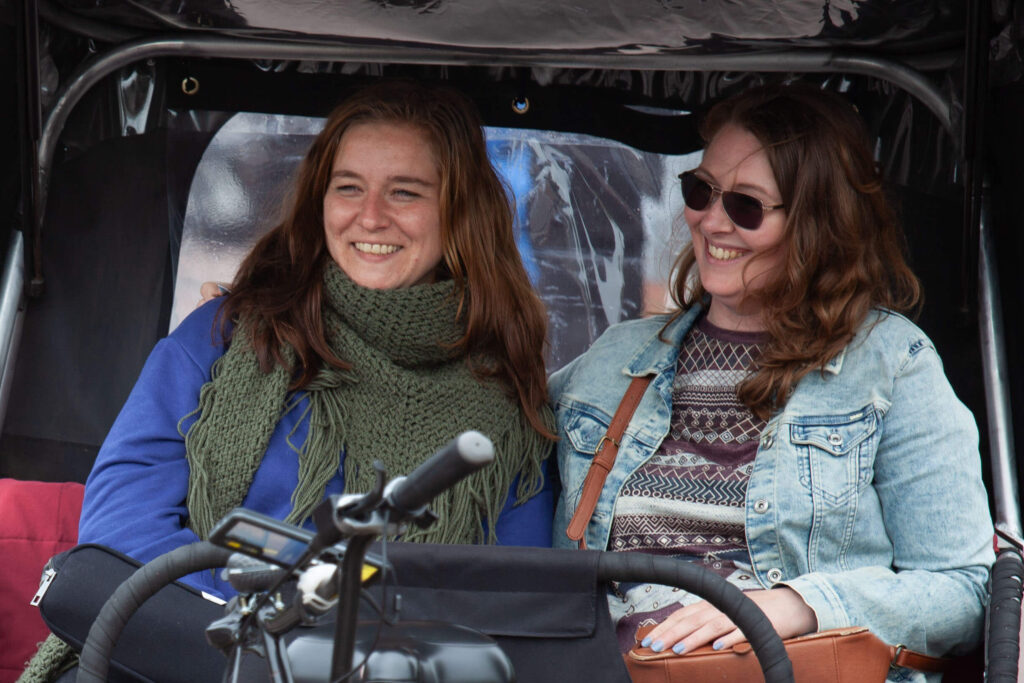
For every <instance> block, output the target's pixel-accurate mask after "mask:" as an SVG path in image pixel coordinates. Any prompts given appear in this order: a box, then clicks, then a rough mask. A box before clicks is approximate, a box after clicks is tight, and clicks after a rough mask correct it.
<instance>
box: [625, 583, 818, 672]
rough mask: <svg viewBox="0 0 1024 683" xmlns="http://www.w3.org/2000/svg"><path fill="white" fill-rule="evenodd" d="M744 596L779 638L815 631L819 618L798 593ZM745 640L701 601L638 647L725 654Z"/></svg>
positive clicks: (786, 591) (781, 589)
mask: <svg viewBox="0 0 1024 683" xmlns="http://www.w3.org/2000/svg"><path fill="white" fill-rule="evenodd" d="M746 596H747V597H748V598H750V599H751V600H753V601H754V602H756V603H757V606H758V607H760V608H761V611H762V612H764V613H765V616H767V617H768V620H769V621H771V623H772V626H774V627H775V630H776V631H778V633H779V636H781V637H782V638H792V637H794V636H800V635H804V634H805V633H812V632H814V631H817V630H818V618H817V616H815V614H814V610H812V609H811V608H810V607H808V606H807V603H805V602H804V601H803V598H801V597H800V594H799V593H797V592H796V591H794V590H793V589H792V588H789V587H788V586H779V587H777V588H773V589H771V590H757V591H748V592H747V593H746ZM746 639H747V638H746V636H744V635H743V633H742V632H741V631H740V630H739V629H738V628H736V625H735V624H734V623H732V620H730V619H729V618H728V617H727V616H725V615H724V614H723V613H722V612H720V611H719V610H718V609H717V608H715V607H714V606H712V605H711V603H709V602H706V601H701V602H697V603H694V604H692V605H687V606H686V607H681V608H680V609H678V610H676V611H675V612H673V613H672V614H670V615H669V616H668V617H667V618H666V619H665V621H663V622H662V623H660V624H658V626H657V627H655V628H654V629H653V630H652V631H651V632H650V633H649V634H647V637H646V638H644V639H643V642H641V643H640V644H641V645H642V646H644V647H650V648H651V649H652V650H654V651H655V652H661V651H662V650H664V649H665V643H674V644H673V645H672V651H673V652H674V653H676V654H677V655H681V654H684V653H686V652H693V651H694V650H696V649H697V648H699V647H704V646H706V645H711V647H712V648H714V649H715V650H725V649H728V648H730V647H732V646H733V645H736V644H737V643H742V642H744V641H745V640H746ZM652 643H653V644H652Z"/></svg>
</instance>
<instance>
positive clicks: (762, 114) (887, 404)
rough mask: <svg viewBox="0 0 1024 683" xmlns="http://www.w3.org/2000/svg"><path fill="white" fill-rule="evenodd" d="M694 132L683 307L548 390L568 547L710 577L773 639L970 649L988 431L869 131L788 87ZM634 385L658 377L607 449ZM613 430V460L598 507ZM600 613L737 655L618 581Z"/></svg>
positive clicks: (673, 645) (849, 114)
mask: <svg viewBox="0 0 1024 683" xmlns="http://www.w3.org/2000/svg"><path fill="white" fill-rule="evenodd" d="M702 133H703V135H704V138H705V140H706V141H707V147H706V148H705V151H704V155H703V159H702V161H701V163H700V165H699V166H698V167H697V168H695V169H693V170H691V171H687V172H685V173H683V174H682V175H681V176H680V179H681V186H682V191H683V196H684V199H685V203H686V208H685V211H684V214H685V218H686V223H687V225H688V226H689V229H690V235H691V238H692V240H691V243H690V244H689V245H688V246H687V247H686V248H685V249H684V250H683V251H682V253H681V254H680V255H679V256H678V259H677V262H676V266H677V267H676V269H675V273H676V275H675V281H674V283H673V296H674V299H675V302H676V303H677V304H678V307H679V310H678V311H677V312H676V313H675V314H673V315H669V316H661V317H654V318H649V319H645V320H635V321H631V322H626V323H622V324H620V325H616V326H613V327H612V328H610V329H609V330H608V331H607V332H606V333H605V334H604V335H603V336H602V337H601V338H600V339H599V340H598V341H597V342H596V343H595V344H594V345H593V347H592V348H591V349H590V350H589V351H588V352H587V353H585V354H584V355H583V356H581V357H580V358H578V359H576V360H575V361H574V362H573V363H571V364H570V365H568V366H566V367H565V368H564V369H563V370H561V371H559V372H558V373H556V374H555V375H554V376H553V377H552V378H551V380H550V383H549V387H550V390H551V395H552V398H553V401H554V405H555V408H556V413H557V421H558V428H559V432H560V435H561V436H562V439H561V441H560V443H559V446H558V458H559V466H560V470H561V477H562V484H563V491H562V494H561V499H560V501H559V504H558V511H557V513H556V528H555V542H556V545H558V544H561V545H563V546H568V547H572V546H575V545H576V544H577V542H576V538H577V537H579V536H582V540H583V541H584V542H585V544H586V546H587V547H590V548H599V549H608V550H617V551H624V552H651V553H657V554H661V555H670V556H677V557H681V558H685V559H687V560H690V561H693V562H697V563H700V564H701V565H703V566H704V567H706V568H707V569H710V570H712V571H714V572H716V573H718V574H719V575H721V576H723V577H724V578H726V579H727V580H728V581H730V582H731V583H733V584H734V585H736V586H738V587H739V588H741V589H742V590H744V591H747V595H748V596H749V597H750V598H751V599H753V600H754V601H755V602H756V603H758V605H759V606H760V607H761V609H762V610H763V611H764V612H765V613H766V614H767V616H768V617H769V619H770V620H771V621H772V623H773V624H774V626H775V628H776V629H777V630H778V632H779V634H780V635H781V636H782V637H783V638H787V637H792V636H796V635H801V634H805V633H810V632H813V631H816V630H826V629H832V628H837V627H845V626H851V625H857V626H867V627H869V628H870V629H871V630H872V631H873V632H874V633H875V634H876V635H877V636H879V637H880V638H881V639H882V640H884V641H886V642H888V643H891V644H897V643H902V644H904V645H906V646H907V647H909V648H912V649H914V650H918V651H921V652H925V653H927V654H930V655H945V654H948V653H950V652H955V651H960V650H963V649H965V648H968V647H970V646H971V645H973V644H974V643H975V642H977V640H978V638H979V637H980V634H981V627H982V618H983V597H984V595H985V588H984V586H985V581H986V577H987V574H988V567H989V566H990V564H991V562H992V561H993V553H992V548H991V538H992V522H991V519H990V516H989V511H988V503H987V497H986V494H985V490H984V486H983V484H982V479H981V473H980V462H979V454H978V434H977V428H976V425H975V423H974V419H973V417H972V415H971V413H970V412H969V411H968V410H967V408H966V407H965V406H964V405H963V404H962V403H961V402H960V401H959V400H958V399H957V397H956V396H955V395H954V393H953V390H952V388H951V387H950V385H949V382H948V381H947V379H946V377H945V375H944V374H943V371H942V364H941V361H940V360H939V357H938V355H937V354H936V351H935V348H934V347H933V345H932V343H931V341H929V339H928V338H927V337H926V336H925V334H924V333H923V332H922V331H921V330H920V329H919V328H917V327H916V326H915V325H914V324H913V323H911V322H910V321H909V320H908V319H907V318H905V317H903V315H901V312H906V311H908V310H910V309H912V308H913V307H914V306H915V305H916V304H917V302H918V300H919V296H920V292H919V285H918V281H917V279H916V278H915V276H914V275H913V273H912V272H911V271H910V269H909V268H908V266H907V264H906V262H905V260H904V256H903V253H902V242H903V237H902V234H901V231H900V229H899V227H898V225H897V223H896V219H895V217H894V215H893V211H892V209H891V208H890V207H889V205H888V204H887V202H886V199H885V197H884V194H883V191H882V186H881V179H880V178H879V175H878V172H877V170H876V166H875V163H874V161H873V159H872V154H871V146H870V144H869V141H868V135H867V132H866V130H865V127H864V125H863V123H862V122H861V120H860V118H859V117H858V115H857V114H856V112H855V111H854V110H853V109H852V108H851V107H850V106H849V105H848V104H847V103H845V102H844V101H843V100H841V99H840V98H838V97H835V96H833V95H830V94H828V93H825V92H823V91H821V90H816V89H813V88H810V87H804V86H799V85H792V86H781V85H780V86H765V87H761V88H757V89H753V90H750V91H747V92H744V93H742V94H740V95H738V96H736V97H734V98H732V99H729V100H727V101H724V102H722V103H720V104H718V105H716V106H715V107H714V108H713V109H712V110H711V111H710V112H709V113H708V115H707V117H706V119H705V121H704V125H703V128H702ZM638 377H650V378H652V379H651V381H650V384H649V385H648V386H647V387H646V388H645V389H642V391H643V393H642V398H641V399H640V401H639V404H638V406H637V407H636V409H635V412H633V413H632V418H631V419H630V420H629V421H628V427H627V428H626V429H625V432H624V434H623V435H622V436H621V438H616V437H615V435H614V434H613V435H611V436H609V435H608V431H609V425H610V423H611V422H612V417H613V416H614V415H616V413H617V412H618V408H619V406H620V403H622V401H623V396H624V395H625V394H626V391H627V388H628V387H629V386H630V385H631V383H632V382H633V380H634V378H638ZM609 438H612V439H615V440H616V441H618V442H619V443H618V445H619V449H618V453H617V457H616V459H615V461H614V465H613V466H612V468H611V471H610V472H609V473H608V475H607V478H606V480H605V481H604V483H603V486H600V487H599V488H598V489H597V490H599V491H600V494H599V496H598V497H597V503H596V506H593V507H592V509H588V507H589V506H588V505H587V504H586V502H584V503H583V504H582V505H581V494H582V493H583V489H584V481H585V478H586V475H587V472H588V470H589V468H590V465H591V462H592V460H594V457H595V456H594V454H595V453H596V452H599V451H601V450H602V449H603V448H604V447H605V446H606V442H607V441H608V439H609ZM591 488H593V485H592V486H591ZM574 517H575V518H576V519H575V521H576V524H575V525H573V524H571V521H572V520H573V519H574ZM567 529H568V530H569V534H572V535H573V538H570V537H568V535H567ZM574 530H575V531H574ZM576 532H578V533H576ZM609 604H610V606H611V610H612V613H613V617H614V619H615V621H616V624H617V629H618V632H619V642H620V645H621V646H622V648H623V649H628V648H629V647H631V646H632V645H633V642H634V634H635V632H636V629H637V627H639V626H642V625H645V624H653V623H657V624H658V626H657V627H656V628H655V629H654V630H653V631H652V632H650V634H649V635H648V636H647V637H646V638H645V639H644V640H643V643H644V644H645V645H649V646H650V647H652V648H653V649H655V650H658V651H662V650H667V649H671V650H674V651H675V652H676V653H679V654H685V653H686V652H689V651H693V650H694V649H696V648H698V647H701V646H704V645H709V644H710V645H713V646H714V647H715V648H717V649H721V648H727V647H730V646H732V645H734V644H736V643H738V642H740V641H742V640H744V636H743V634H742V633H740V632H739V631H738V630H737V629H736V628H735V626H734V625H733V624H732V623H731V622H730V620H729V619H728V618H726V617H725V616H724V615H723V614H722V613H720V612H719V611H718V610H716V609H715V608H713V607H711V606H710V605H709V604H708V603H706V602H704V601H702V600H700V599H699V598H697V597H695V596H692V595H689V594H687V593H685V592H683V591H678V590H676V589H671V588H666V587H662V586H647V585H635V584H632V585H630V584H620V585H618V586H617V588H616V590H615V591H614V594H612V595H609ZM924 676H925V674H921V673H920V672H914V673H910V672H908V671H899V672H895V673H892V674H891V679H892V680H928V679H927V678H924Z"/></svg>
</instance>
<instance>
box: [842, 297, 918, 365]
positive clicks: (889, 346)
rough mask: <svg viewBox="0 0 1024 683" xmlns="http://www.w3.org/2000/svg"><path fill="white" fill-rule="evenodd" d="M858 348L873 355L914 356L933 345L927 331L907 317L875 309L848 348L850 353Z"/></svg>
mask: <svg viewBox="0 0 1024 683" xmlns="http://www.w3.org/2000/svg"><path fill="white" fill-rule="evenodd" d="M859 347H863V348H864V349H865V350H866V351H868V352H871V353H897V354H900V355H904V354H909V355H913V354H915V353H917V352H918V351H920V350H922V349H925V348H934V345H933V344H932V340H931V339H929V337H928V335H927V334H925V332H924V330H922V329H921V328H920V327H918V326H917V324H916V323H914V322H913V321H912V320H910V319H909V318H907V317H906V316H905V315H903V314H901V313H897V312H895V311H890V310H888V309H884V308H876V309H873V310H872V311H871V312H870V313H869V314H868V316H867V317H866V318H865V319H864V322H862V323H861V325H860V328H859V329H858V330H857V334H856V336H855V337H854V340H853V342H851V344H850V346H849V348H850V350H855V349H857V348H859Z"/></svg>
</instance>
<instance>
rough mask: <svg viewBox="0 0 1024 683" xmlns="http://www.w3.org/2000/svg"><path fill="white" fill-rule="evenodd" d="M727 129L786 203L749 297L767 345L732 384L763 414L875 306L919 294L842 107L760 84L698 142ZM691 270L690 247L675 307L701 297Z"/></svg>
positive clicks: (716, 118)
mask: <svg viewBox="0 0 1024 683" xmlns="http://www.w3.org/2000/svg"><path fill="white" fill-rule="evenodd" d="M729 124H732V125H735V126H738V127H740V128H742V129H744V130H746V131H748V132H749V133H751V134H752V135H753V136H754V137H756V138H757V139H758V140H759V141H760V142H761V144H762V145H763V147H764V151H765V153H766V154H767V155H768V161H769V163H770V164H771V168H772V172H773V174H774V176H775V182H776V184H777V185H778V188H779V192H780V193H781V195H782V202H783V203H784V205H785V207H786V208H785V210H786V225H785V232H784V236H783V238H782V239H783V244H782V248H783V250H784V253H785V260H784V265H783V266H782V267H781V268H780V269H779V270H778V272H777V273H775V274H774V276H773V277H771V278H770V280H769V281H768V282H766V284H765V285H764V286H763V287H761V288H759V289H757V290H755V291H749V292H747V294H746V296H748V297H751V298H754V299H756V300H757V301H759V302H760V303H761V306H762V309H761V310H762V316H763V323H764V326H765V329H766V331H767V333H768V337H769V341H768V342H767V344H766V345H765V347H764V350H763V351H762V354H761V356H760V358H759V359H758V361H757V365H756V368H755V371H754V372H753V374H751V375H750V376H749V377H748V378H747V379H746V380H744V381H743V382H742V383H741V384H740V385H739V386H738V388H737V393H738V396H739V398H740V400H741V401H742V402H743V403H744V405H746V406H747V407H748V408H750V409H751V410H752V411H753V412H754V413H755V414H756V415H758V416H759V417H761V418H762V419H768V417H769V416H770V415H771V414H772V412H774V411H776V410H779V409H781V408H782V407H784V406H785V404H786V401H787V400H788V398H789V396H790V394H791V393H792V391H793V389H794V388H795V387H796V384H797V382H799V381H800V379H801V378H802V377H804V375H806V374H807V373H809V372H811V371H812V370H823V369H824V366H825V365H826V364H827V363H828V362H829V361H830V360H831V359H832V358H834V357H835V356H836V355H837V354H839V352H840V351H841V350H842V349H843V348H844V347H845V346H846V345H847V344H848V343H849V342H850V340H851V339H852V338H853V336H854V334H855V333H856V331H857V329H858V328H859V327H860V325H861V324H862V323H863V322H864V320H865V318H866V317H867V315H868V313H869V312H870V310H871V309H872V308H877V307H881V308H887V309H890V310H894V311H900V312H907V311H911V310H912V309H915V308H916V306H917V305H918V303H919V301H920V298H921V288H920V284H919V282H918V280H917V278H916V277H915V276H914V274H913V272H911V270H910V268H909V266H908V265H907V263H906V259H905V257H904V250H905V239H904V236H903V232H902V229H901V228H900V226H899V224H898V222H897V220H896V216H895V213H894V211H893V209H892V207H891V206H890V205H889V202H888V200H887V199H886V196H885V194H884V191H883V188H882V179H881V175H880V173H879V171H878V168H877V165H876V163H875V161H874V159H873V157H872V152H871V149H872V148H871V144H870V138H869V136H868V132H867V129H866V127H865V125H864V122H863V120H862V119H861V118H860V116H859V115H858V114H857V112H856V111H855V110H854V109H853V107H852V106H851V105H850V104H849V103H848V102H846V101H845V100H843V99H842V98H840V97H839V96H838V95H834V94H832V93H829V92H826V91H823V90H821V89H818V88H815V87H812V86H810V85H806V84H800V83H794V84H790V85H782V84H777V85H763V86H758V87H755V88H751V89H749V90H746V91H744V92H742V93H739V94H738V95H735V96H733V97H731V98H729V99H726V100H724V101H722V102H720V103H718V104H716V105H715V106H714V107H712V108H711V110H710V111H709V112H708V114H707V116H706V117H705V119H704V121H703V123H702V126H701V135H702V137H703V138H704V140H705V142H710V141H711V140H712V139H713V138H714V137H715V135H716V134H717V133H718V132H719V131H720V130H721V129H722V128H723V127H725V126H726V125H729ZM695 268H696V259H695V255H694V253H693V245H692V244H691V245H689V246H687V247H686V248H685V249H684V250H683V251H682V253H681V254H680V255H679V257H678V258H677V261H676V277H675V281H674V283H673V288H672V295H673V298H674V299H675V301H676V303H677V304H678V305H679V307H680V308H681V309H683V310H685V309H687V308H690V307H691V306H693V305H694V304H695V303H697V302H700V301H701V300H702V299H703V298H704V297H705V296H706V294H707V293H706V292H705V290H704V288H703V287H702V286H701V285H700V279H699V277H695V276H696V275H699V273H697V272H696V270H695Z"/></svg>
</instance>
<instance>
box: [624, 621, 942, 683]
mask: <svg viewBox="0 0 1024 683" xmlns="http://www.w3.org/2000/svg"><path fill="white" fill-rule="evenodd" d="M651 628H653V627H650V626H648V627H642V628H641V629H640V630H639V632H638V634H637V638H638V640H642V639H643V637H644V635H646V633H647V631H649V630H650V629H651ZM782 642H783V645H785V646H786V653H787V654H788V655H789V659H790V661H792V662H793V680H795V681H796V683H804V682H805V681H806V682H807V683H883V681H885V678H886V676H887V675H888V673H889V668H890V667H907V668H909V669H916V670H918V671H929V672H939V671H944V670H945V669H946V667H947V664H948V663H949V660H947V659H938V658H936V657H929V656H927V655H922V654H920V653H917V652H913V651H912V650H907V649H906V648H903V647H894V646H891V645H886V644H885V643H883V642H882V641H881V640H879V639H878V637H877V636H875V635H874V634H873V633H871V631H869V630H868V629H867V628H865V627H863V626H853V627H850V628H837V629H832V630H829V631H820V632H818V633H809V634H807V635H805V636H800V637H798V638H790V639H788V640H784V641H782ZM625 659H626V668H627V669H629V675H630V676H631V677H632V679H633V683H683V682H684V681H685V683H711V682H712V681H714V683H728V682H730V681H734V682H735V683H755V682H756V681H764V676H763V675H762V674H761V665H760V663H759V662H758V660H757V656H756V655H754V652H753V650H752V649H751V647H750V643H739V644H737V645H735V646H733V647H732V648H730V649H728V650H713V649H711V646H710V645H707V646H705V647H701V648H697V649H696V650H694V651H693V652H688V653H686V654H682V655H677V654H675V653H674V652H672V651H671V650H668V651H665V652H655V651H654V650H652V649H650V648H649V647H640V645H639V644H637V645H636V646H635V647H634V648H633V649H632V650H630V651H629V652H627V653H626V655H625Z"/></svg>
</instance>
